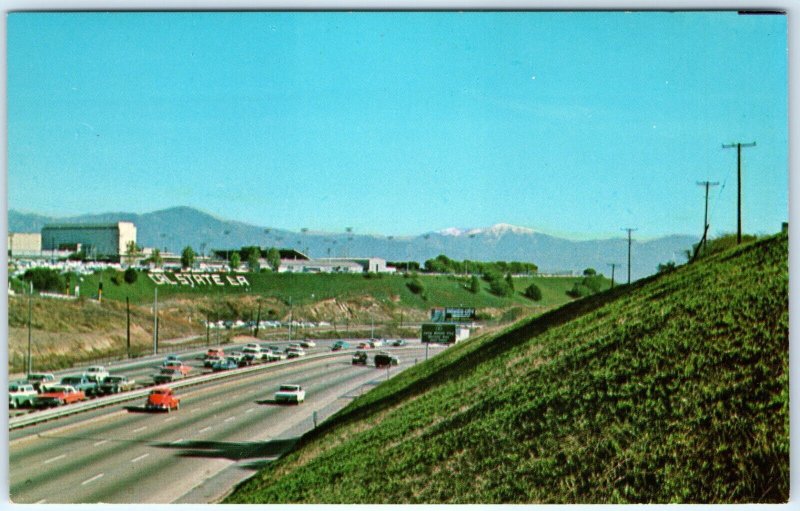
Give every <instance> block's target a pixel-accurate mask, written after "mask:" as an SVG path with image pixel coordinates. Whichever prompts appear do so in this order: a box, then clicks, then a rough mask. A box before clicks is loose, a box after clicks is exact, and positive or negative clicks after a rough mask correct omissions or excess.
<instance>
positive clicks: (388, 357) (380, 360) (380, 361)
mask: <svg viewBox="0 0 800 511" xmlns="http://www.w3.org/2000/svg"><path fill="white" fill-rule="evenodd" d="M399 364H400V359H399V358H397V357H396V356H395V355H392V354H391V353H389V352H387V351H381V352H379V353H377V354H375V367H384V366H396V365H399Z"/></svg>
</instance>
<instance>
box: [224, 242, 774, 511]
mask: <svg viewBox="0 0 800 511" xmlns="http://www.w3.org/2000/svg"><path fill="white" fill-rule="evenodd" d="M787 256H788V240H787V238H786V236H778V237H776V238H771V239H767V240H764V241H759V242H755V243H750V244H747V245H744V246H742V247H740V248H734V249H731V250H728V251H725V252H722V253H719V254H715V255H713V256H709V257H708V258H706V259H704V260H703V261H701V262H699V263H696V264H694V265H691V266H684V267H681V268H679V269H678V270H676V271H674V272H672V273H669V274H663V275H659V276H656V277H652V278H650V279H648V280H647V281H642V282H638V283H636V284H634V285H633V286H631V287H622V288H616V289H614V290H613V291H609V292H606V293H604V294H602V295H597V296H594V297H590V298H588V299H584V300H580V301H577V302H573V303H570V304H568V305H566V306H564V307H562V308H560V309H557V310H555V311H551V312H548V313H546V314H544V315H542V316H540V317H538V318H536V319H533V320H530V321H527V322H524V323H522V324H518V325H517V326H516V327H513V328H508V329H506V331H504V332H502V333H500V334H499V335H496V336H492V337H484V338H481V339H476V340H474V341H471V342H467V343H464V344H462V345H458V346H456V347H453V348H451V349H449V350H448V351H446V352H444V353H443V354H442V355H440V356H437V357H435V358H433V359H431V360H430V361H429V362H427V363H425V364H418V365H416V366H414V367H411V368H409V369H408V370H406V371H405V372H403V373H402V374H400V375H398V376H397V377H396V378H394V379H392V380H390V381H388V382H386V383H383V384H382V385H380V386H379V387H377V388H376V389H375V390H374V391H372V392H370V393H368V394H366V395H364V396H362V397H359V398H357V399H356V400H355V401H354V402H353V403H351V405H350V406H348V407H346V408H345V409H344V410H342V411H341V412H339V413H338V414H337V415H336V416H335V417H333V418H332V420H330V421H327V422H326V423H325V424H323V425H322V426H321V427H320V428H318V429H317V430H316V431H314V432H311V433H309V434H308V435H307V436H305V437H304V438H303V439H302V440H301V442H300V444H299V447H298V448H297V449H296V450H295V451H293V452H292V453H290V454H289V455H287V456H286V457H285V458H283V459H281V460H279V461H278V462H276V463H274V464H272V465H271V466H269V467H268V468H266V469H265V470H263V471H262V472H261V473H259V474H257V475H256V476H255V477H253V478H252V479H251V480H250V481H248V482H247V483H245V484H243V485H242V486H241V487H240V488H238V489H237V491H236V492H234V493H233V494H232V495H231V496H230V497H229V498H228V499H227V502H231V503H257V502H298V503H299V502H305V503H316V502H326V503H363V502H381V503H441V502H449V503H531V502H545V503H649V502H658V503H670V502H702V503H733V502H782V501H785V500H786V499H787V498H788V491H789V490H788V489H789V408H788V406H789V405H788V403H789V385H788V376H789V370H788V339H789V337H788V318H789V310H788V263H787V259H788V257H787Z"/></svg>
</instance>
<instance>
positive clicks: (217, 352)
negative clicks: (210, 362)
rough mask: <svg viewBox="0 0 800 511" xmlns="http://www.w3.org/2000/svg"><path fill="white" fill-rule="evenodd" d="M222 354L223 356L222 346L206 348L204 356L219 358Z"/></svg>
mask: <svg viewBox="0 0 800 511" xmlns="http://www.w3.org/2000/svg"><path fill="white" fill-rule="evenodd" d="M224 356H225V350H223V349H222V348H208V351H206V356H205V358H209V357H220V358H222V357H224Z"/></svg>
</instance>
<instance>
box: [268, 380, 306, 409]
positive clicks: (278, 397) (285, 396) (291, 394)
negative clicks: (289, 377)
mask: <svg viewBox="0 0 800 511" xmlns="http://www.w3.org/2000/svg"><path fill="white" fill-rule="evenodd" d="M305 400H306V391H305V390H303V387H302V386H300V385H296V384H293V383H284V384H282V385H281V386H280V388H278V392H276V393H275V402H276V403H295V404H300V403H302V402H303V401H305Z"/></svg>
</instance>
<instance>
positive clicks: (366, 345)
mask: <svg viewBox="0 0 800 511" xmlns="http://www.w3.org/2000/svg"><path fill="white" fill-rule="evenodd" d="M356 348H358V349H360V350H371V349H372V344H370V343H368V342H360V343H358V346H356Z"/></svg>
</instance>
